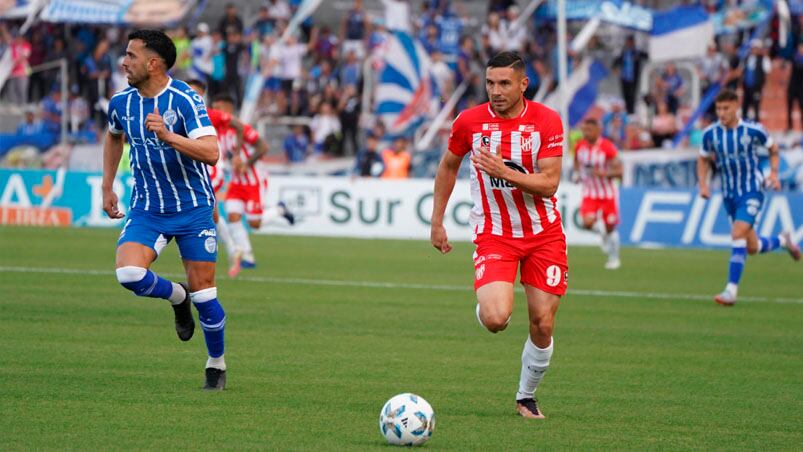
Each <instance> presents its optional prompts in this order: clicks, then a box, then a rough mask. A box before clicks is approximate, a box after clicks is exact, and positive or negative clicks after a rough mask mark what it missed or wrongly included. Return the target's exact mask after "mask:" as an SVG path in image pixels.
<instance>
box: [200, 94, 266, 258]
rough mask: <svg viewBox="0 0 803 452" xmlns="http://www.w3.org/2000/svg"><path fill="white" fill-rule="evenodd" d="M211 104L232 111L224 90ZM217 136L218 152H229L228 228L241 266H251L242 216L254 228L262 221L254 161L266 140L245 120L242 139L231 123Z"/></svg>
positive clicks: (259, 155)
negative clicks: (219, 150) (239, 257)
mask: <svg viewBox="0 0 803 452" xmlns="http://www.w3.org/2000/svg"><path fill="white" fill-rule="evenodd" d="M212 107H213V108H214V109H215V110H220V111H222V112H225V113H229V114H231V113H233V112H234V99H233V98H231V96H229V95H228V94H223V95H219V96H217V97H216V98H215V99H214V102H213V103H212ZM218 140H219V141H220V149H221V152H225V153H226V155H231V181H230V182H229V189H228V191H227V193H226V214H227V216H228V220H229V228H230V229H231V235H232V237H233V238H234V242H235V243H236V244H237V248H238V251H240V252H241V253H242V255H241V264H242V267H243V268H253V267H254V266H255V265H256V263H255V257H254V251H253V248H252V247H251V240H250V239H249V238H248V231H246V229H245V225H244V224H243V222H242V218H243V216H245V219H246V221H247V222H248V225H249V226H251V227H252V228H254V229H259V228H260V226H261V225H262V181H261V178H260V175H259V172H258V171H257V169H256V167H255V164H256V162H257V161H258V160H259V158H260V157H262V155H264V154H265V153H267V152H268V144H267V143H266V142H265V140H263V139H262V138H260V136H259V134H258V133H257V131H256V130H254V129H253V128H252V127H251V126H249V125H248V124H244V125H243V135H242V141H243V142H242V143H240V142H239V140H238V137H237V132H236V130H235V129H234V128H233V127H229V128H227V129H225V130H223V131H222V132H221V133H218ZM238 145H239V148H238Z"/></svg>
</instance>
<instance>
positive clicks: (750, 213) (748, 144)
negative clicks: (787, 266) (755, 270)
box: [697, 90, 800, 306]
mask: <svg viewBox="0 0 803 452" xmlns="http://www.w3.org/2000/svg"><path fill="white" fill-rule="evenodd" d="M738 108H739V98H738V96H737V95H736V93H734V92H733V91H730V90H725V91H722V92H721V93H720V94H719V95H718V96H717V98H716V112H717V117H718V118H719V121H717V122H716V123H714V124H712V125H711V126H709V127H708V128H707V129H705V131H704V132H703V145H702V148H701V149H700V157H699V158H698V159H697V176H698V179H699V183H700V196H702V197H703V198H706V199H708V198H709V197H710V196H711V191H710V189H709V186H708V172H709V168H710V163H711V162H713V163H714V165H716V167H717V169H718V171H719V175H720V180H721V182H722V192H723V204H724V207H725V211H726V212H727V213H728V217H729V218H730V220H731V238H732V239H733V242H732V249H731V259H730V267H729V270H728V283H727V285H726V286H725V290H724V291H723V292H722V293H720V294H719V295H717V296H716V297H714V300H715V301H716V302H717V303H719V304H721V305H724V306H732V305H733V304H734V303H736V295H737V290H738V287H739V279H740V278H741V276H742V270H743V269H744V264H745V259H746V257H747V254H756V253H768V252H770V251H774V250H777V249H779V248H786V250H787V251H789V254H791V256H792V258H793V259H794V260H796V261H798V260H800V248H799V247H798V245H797V244H796V243H795V242H794V240H793V239H792V235H791V233H789V232H783V233H781V234H780V235H778V236H777V237H759V236H758V235H757V234H756V231H755V229H754V228H753V226H754V225H755V222H756V217H757V216H758V214H759V212H761V207H762V205H763V204H764V188H765V186H766V187H769V188H772V189H773V190H778V189H780V188H781V184H780V182H779V181H778V164H779V156H778V145H777V144H776V143H774V142H773V140H772V138H771V137H770V136H769V135H768V134H767V132H766V131H765V130H764V128H763V127H761V125H760V124H758V123H752V122H747V121H743V120H741V119H740V118H739V117H738V115H737V111H738ZM762 147H765V148H767V149H769V154H770V174H769V176H768V177H767V179H766V180H765V179H764V175H763V173H762V172H761V169H760V168H759V166H758V150H759V148H762Z"/></svg>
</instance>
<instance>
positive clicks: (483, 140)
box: [480, 137, 491, 146]
mask: <svg viewBox="0 0 803 452" xmlns="http://www.w3.org/2000/svg"><path fill="white" fill-rule="evenodd" d="M480 144H481V145H483V146H490V145H491V137H482V138H480Z"/></svg>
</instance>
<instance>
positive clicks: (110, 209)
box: [101, 132, 125, 219]
mask: <svg viewBox="0 0 803 452" xmlns="http://www.w3.org/2000/svg"><path fill="white" fill-rule="evenodd" d="M122 155H123V134H121V133H120V134H114V133H111V132H106V139H105V140H104V141H103V183H102V185H101V188H102V190H103V211H104V212H106V215H108V216H109V218H115V219H116V218H123V217H124V216H125V215H123V213H122V212H120V210H119V209H118V208H117V202H118V199H117V194H116V193H115V192H114V190H113V188H112V187H113V185H114V178H115V176H117V167H118V166H119V165H120V158H121V157H122Z"/></svg>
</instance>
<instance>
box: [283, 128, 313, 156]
mask: <svg viewBox="0 0 803 452" xmlns="http://www.w3.org/2000/svg"><path fill="white" fill-rule="evenodd" d="M309 144H310V141H309V137H307V134H306V133H304V126H300V125H296V126H293V133H292V134H291V135H288V136H287V138H285V139H284V154H285V156H286V157H287V161H288V162H289V163H303V162H304V161H305V160H307V155H308V154H309V147H310V146H309Z"/></svg>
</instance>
